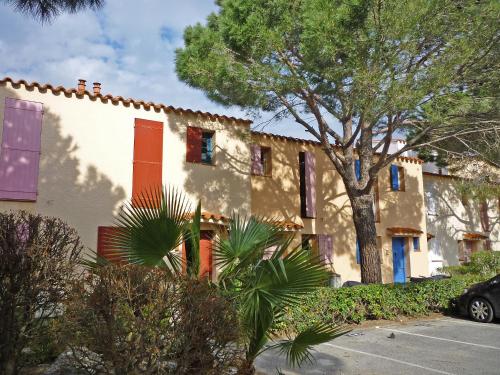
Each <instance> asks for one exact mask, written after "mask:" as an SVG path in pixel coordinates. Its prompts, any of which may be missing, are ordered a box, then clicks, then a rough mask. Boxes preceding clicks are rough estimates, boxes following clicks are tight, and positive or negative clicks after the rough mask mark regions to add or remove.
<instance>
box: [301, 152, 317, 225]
mask: <svg viewBox="0 0 500 375" xmlns="http://www.w3.org/2000/svg"><path fill="white" fill-rule="evenodd" d="M299 174H300V181H299V182H300V212H301V216H302V217H306V218H314V217H316V161H315V159H314V155H313V154H312V153H311V152H300V153H299Z"/></svg>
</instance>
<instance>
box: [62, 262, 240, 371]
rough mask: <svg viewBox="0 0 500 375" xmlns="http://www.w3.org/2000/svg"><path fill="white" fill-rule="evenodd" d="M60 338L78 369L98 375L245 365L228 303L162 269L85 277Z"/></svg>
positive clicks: (121, 269) (201, 284) (207, 287)
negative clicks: (85, 349) (62, 339)
mask: <svg viewBox="0 0 500 375" xmlns="http://www.w3.org/2000/svg"><path fill="white" fill-rule="evenodd" d="M59 332H60V336H61V337H63V338H64V342H65V344H66V345H67V346H68V347H69V348H71V349H72V350H73V353H76V355H73V359H74V360H75V361H77V362H78V367H82V368H83V369H85V368H86V367H89V368H90V369H99V371H100V373H103V374H114V375H124V374H146V373H148V374H152V373H155V374H156V373H158V374H159V373H161V374H187V375H189V374H207V375H209V374H224V373H227V372H228V371H230V370H231V368H237V366H239V364H240V363H241V362H242V356H241V351H240V350H239V348H238V347H237V346H236V345H234V343H237V342H238V341H239V332H240V326H239V324H238V317H237V313H236V310H235V308H234V306H233V304H232V302H231V301H229V300H228V299H227V298H225V297H223V296H221V295H220V293H219V291H218V290H217V288H215V287H214V286H213V285H211V284H210V283H209V282H208V281H207V280H205V279H202V280H197V279H189V278H178V279H172V278H170V277H169V272H168V271H166V270H164V269H160V268H153V269H150V268H146V267H143V266H137V265H123V266H120V265H108V266H104V267H97V268H96V269H95V270H94V271H93V272H89V273H88V274H87V276H86V278H85V279H83V280H79V281H78V282H76V283H75V284H74V287H73V290H72V293H71V294H70V299H69V301H68V303H67V305H66V310H65V314H64V319H61V320H60V324H59ZM82 347H83V348H87V349H88V350H90V352H84V351H81V350H80V349H79V348H82ZM92 352H93V353H97V354H98V356H97V357H96V356H95V355H94V354H93V353H92Z"/></svg>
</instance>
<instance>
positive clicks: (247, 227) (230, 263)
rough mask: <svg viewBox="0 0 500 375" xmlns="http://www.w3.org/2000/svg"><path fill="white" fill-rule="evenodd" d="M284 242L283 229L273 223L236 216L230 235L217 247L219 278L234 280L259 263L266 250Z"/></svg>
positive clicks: (224, 236) (221, 236)
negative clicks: (246, 268)
mask: <svg viewBox="0 0 500 375" xmlns="http://www.w3.org/2000/svg"><path fill="white" fill-rule="evenodd" d="M282 242H283V238H282V228H280V227H278V226H276V225H275V224H274V223H273V221H270V220H266V219H264V218H259V217H254V216H250V217H246V216H240V215H238V214H233V215H232V216H231V221H230V223H229V227H228V228H227V232H226V233H222V234H221V235H220V236H219V237H218V239H217V240H216V242H215V244H214V252H215V255H216V264H217V266H219V267H220V268H221V269H222V272H221V274H220V275H219V279H220V280H221V281H224V279H225V278H227V277H234V276H235V274H236V273H238V271H239V270H241V269H244V268H245V267H248V266H249V265H252V264H256V263H257V262H259V261H260V260H261V259H262V257H263V254H264V252H265V251H266V249H269V248H271V247H274V246H277V245H279V244H280V243H282Z"/></svg>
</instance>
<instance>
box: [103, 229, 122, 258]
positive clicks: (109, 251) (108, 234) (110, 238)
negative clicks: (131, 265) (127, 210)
mask: <svg viewBox="0 0 500 375" xmlns="http://www.w3.org/2000/svg"><path fill="white" fill-rule="evenodd" d="M119 229H120V228H119V227H98V228H97V255H99V256H100V257H102V258H105V259H107V260H109V261H110V262H113V263H117V264H120V263H125V262H124V261H123V260H122V259H120V256H119V254H117V253H116V252H115V250H113V248H114V246H113V243H114V236H116V235H117V233H118V231H119Z"/></svg>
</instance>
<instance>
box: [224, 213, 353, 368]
mask: <svg viewBox="0 0 500 375" xmlns="http://www.w3.org/2000/svg"><path fill="white" fill-rule="evenodd" d="M290 247H291V237H289V236H286V235H285V233H284V232H283V231H282V229H281V228H280V226H279V225H277V224H276V222H274V221H272V220H271V221H269V220H264V219H262V218H256V217H249V218H246V217H240V216H238V215H234V216H233V217H232V219H231V221H230V224H229V227H228V233H227V236H220V237H219V239H218V241H217V242H216V246H215V252H216V256H217V259H218V264H219V266H221V267H222V272H221V273H220V275H219V283H220V285H221V287H223V288H224V289H226V290H227V291H229V292H231V293H232V294H233V295H234V296H235V298H236V299H237V300H238V302H239V303H238V305H239V306H240V314H241V323H242V326H243V327H244V330H245V335H246V338H247V341H246V343H245V345H246V348H245V349H246V363H245V366H244V369H243V373H244V374H252V373H254V371H255V370H254V364H253V363H254V360H255V359H256V358H257V356H258V355H260V354H261V353H262V352H264V351H266V350H269V349H279V350H280V351H281V352H282V353H283V354H285V355H286V358H287V360H288V362H289V363H290V364H291V365H292V366H296V365H298V366H300V365H301V364H302V363H303V362H304V361H308V360H309V361H310V360H311V359H312V356H311V348H312V346H313V345H317V344H320V343H323V342H326V341H329V340H332V339H333V338H335V337H337V336H340V335H342V334H344V333H345V332H346V330H345V329H343V328H341V327H335V326H327V325H324V324H318V325H315V326H311V327H309V328H308V329H306V330H304V331H302V332H299V333H298V334H297V335H296V336H295V337H294V338H290V337H289V338H288V339H286V340H280V341H278V342H277V343H275V344H271V345H268V342H269V341H270V340H271V339H275V338H277V337H276V335H277V328H278V324H279V323H280V321H282V318H283V316H284V313H285V309H286V308H287V307H291V306H294V305H298V304H300V303H301V301H302V299H303V297H304V296H305V295H307V294H308V293H311V292H312V291H313V290H314V289H315V288H317V287H318V286H321V285H323V284H324V282H325V280H326V279H327V277H328V272H327V271H326V270H325V268H324V265H323V264H322V262H321V261H320V259H319V258H318V257H313V256H312V255H311V253H310V252H309V251H307V250H304V249H302V248H300V247H297V248H293V249H292V250H289V249H290ZM270 250H272V251H273V253H272V255H270V256H269V252H270Z"/></svg>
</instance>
